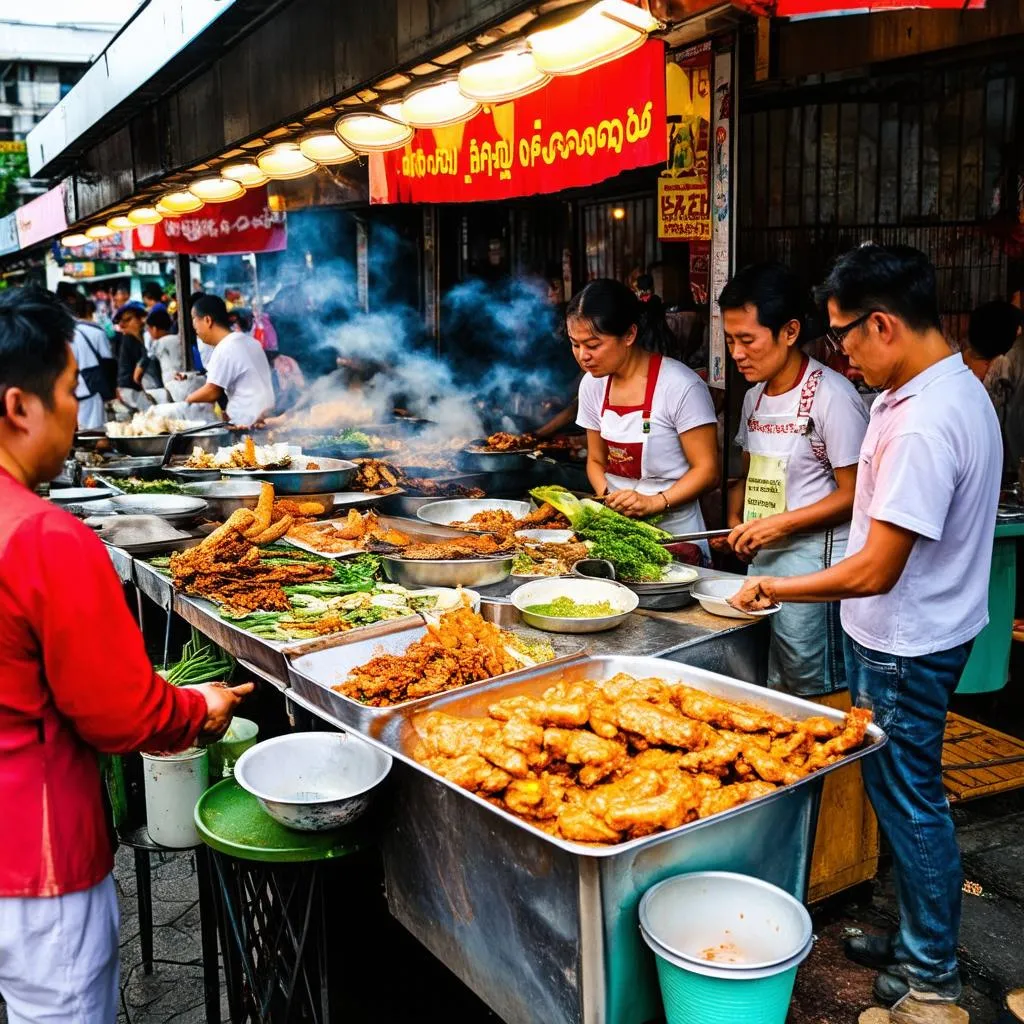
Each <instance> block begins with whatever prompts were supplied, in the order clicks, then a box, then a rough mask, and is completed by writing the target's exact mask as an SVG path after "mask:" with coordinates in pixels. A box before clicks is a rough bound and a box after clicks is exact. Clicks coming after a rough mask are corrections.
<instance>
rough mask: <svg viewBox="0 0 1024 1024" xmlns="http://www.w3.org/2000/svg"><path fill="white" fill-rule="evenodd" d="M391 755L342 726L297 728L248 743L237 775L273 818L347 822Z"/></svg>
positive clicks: (315, 824) (309, 828) (301, 827)
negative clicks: (339, 728) (337, 728)
mask: <svg viewBox="0 0 1024 1024" xmlns="http://www.w3.org/2000/svg"><path fill="white" fill-rule="evenodd" d="M390 771H391V755H390V754H386V753H384V751H383V750H379V749H377V748H376V747H372V746H370V744H369V743H366V742H365V741H363V740H361V739H359V737H358V736H353V735H351V734H350V733H344V732H300V733H292V734H291V735H288V736H278V737H276V738H275V739H272V740H264V741H263V742H262V743H257V744H256V746H254V747H250V748H249V749H248V750H247V751H246V752H245V753H244V754H242V756H241V757H240V758H239V759H238V762H237V763H236V765H235V779H236V780H237V781H238V784H239V785H240V786H241V787H242V789H244V790H246V791H247V792H249V793H252V795H253V796H254V797H256V799H257V800H259V802H260V803H261V804H262V805H263V809H264V810H265V811H266V812H267V814H269V815H270V816H271V817H272V818H273V819H274V821H277V822H279V823H280V824H282V825H284V826H285V827H286V828H293V829H296V830H298V831H299V832H324V831H326V830H328V829H332V828H340V827H341V826H342V825H349V824H351V823H352V822H353V821H355V820H356V819H357V818H359V817H361V816H362V815H363V813H364V812H365V811H366V809H367V808H368V807H369V806H370V801H371V799H372V797H373V790H374V789H375V788H376V787H377V786H379V785H380V784H381V783H382V782H383V781H384V779H385V778H387V775H388V772H390Z"/></svg>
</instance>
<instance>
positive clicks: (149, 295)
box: [142, 281, 167, 310]
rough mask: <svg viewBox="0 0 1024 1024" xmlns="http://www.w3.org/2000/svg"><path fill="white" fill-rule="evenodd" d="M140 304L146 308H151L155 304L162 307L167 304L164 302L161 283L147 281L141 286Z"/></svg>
mask: <svg viewBox="0 0 1024 1024" xmlns="http://www.w3.org/2000/svg"><path fill="white" fill-rule="evenodd" d="M142 304H143V305H144V306H145V307H146V309H147V310H152V308H153V307H154V306H156V305H160V306H163V307H164V309H166V308H167V306H166V305H165V304H164V290H163V287H162V285H160V284H159V283H158V282H157V281H147V282H146V283H145V284H144V285H143V286H142Z"/></svg>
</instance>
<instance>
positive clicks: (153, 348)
mask: <svg viewBox="0 0 1024 1024" xmlns="http://www.w3.org/2000/svg"><path fill="white" fill-rule="evenodd" d="M150 353H151V355H153V356H154V357H155V358H156V360H157V362H159V363H160V376H161V379H162V380H163V382H164V387H165V388H166V387H167V382H168V381H173V380H174V375H175V374H176V373H184V372H185V357H184V353H183V352H182V351H181V338H179V337H178V335H177V334H165V335H164V336H163V337H162V338H154V339H153V341H152V342H151V343H150Z"/></svg>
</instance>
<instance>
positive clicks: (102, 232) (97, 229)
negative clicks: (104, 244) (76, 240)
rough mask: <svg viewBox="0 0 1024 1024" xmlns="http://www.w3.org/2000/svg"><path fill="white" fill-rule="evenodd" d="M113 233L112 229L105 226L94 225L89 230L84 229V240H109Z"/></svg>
mask: <svg viewBox="0 0 1024 1024" xmlns="http://www.w3.org/2000/svg"><path fill="white" fill-rule="evenodd" d="M113 233H114V229H113V228H108V227H107V225H106V224H94V225H93V226H92V227H91V228H86V229H85V236H86V238H90V239H94V240H98V239H101V238H109V237H110V236H111V235H112V234H113Z"/></svg>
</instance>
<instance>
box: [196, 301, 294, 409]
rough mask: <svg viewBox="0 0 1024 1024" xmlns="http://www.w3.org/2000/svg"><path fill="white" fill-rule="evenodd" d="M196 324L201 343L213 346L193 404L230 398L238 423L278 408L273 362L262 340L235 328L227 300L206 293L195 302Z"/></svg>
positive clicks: (229, 402)
mask: <svg viewBox="0 0 1024 1024" xmlns="http://www.w3.org/2000/svg"><path fill="white" fill-rule="evenodd" d="M192 326H193V327H194V328H195V332H196V337H198V338H199V340H200V341H201V342H204V343H205V344H207V345H210V346H212V348H213V353H212V355H211V356H210V358H209V360H206V359H204V360H203V362H204V363H205V364H206V383H205V384H204V385H203V386H202V387H201V388H199V390H198V391H193V392H192V394H191V395H189V396H188V398H187V399H186V401H188V402H190V403H193V404H195V403H203V402H219V403H220V404H221V405H223V404H224V403H225V400H226V401H227V406H228V416H229V418H230V419H231V421H232V422H233V423H235V424H237V425H238V426H243V427H248V426H252V424H253V423H256V422H257V421H259V420H260V419H262V418H263V416H264V415H266V414H267V413H268V412H272V411H273V408H274V383H273V379H272V378H271V375H270V364H269V363H268V362H267V356H266V353H265V352H264V351H263V347H262V346H261V345H260V343H259V342H258V341H257V340H256V339H255V338H253V337H252V336H251V335H249V334H242V333H241V332H239V331H232V330H231V322H230V320H229V319H228V310H227V307H226V306H225V305H224V300H223V299H221V298H219V297H218V296H216V295H202V296H200V297H199V298H197V299H196V301H195V302H194V303H193V305H192Z"/></svg>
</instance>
